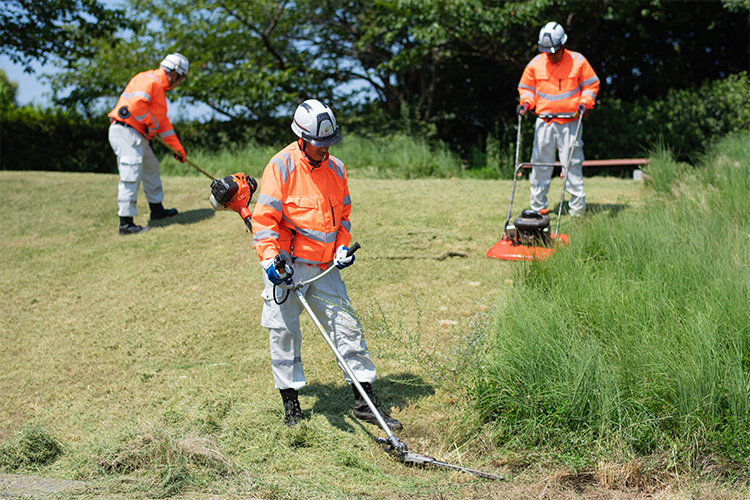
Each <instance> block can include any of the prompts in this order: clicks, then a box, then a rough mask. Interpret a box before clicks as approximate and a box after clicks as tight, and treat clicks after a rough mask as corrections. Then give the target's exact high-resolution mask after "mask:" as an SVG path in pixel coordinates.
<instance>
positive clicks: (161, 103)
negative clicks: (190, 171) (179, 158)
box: [108, 68, 185, 152]
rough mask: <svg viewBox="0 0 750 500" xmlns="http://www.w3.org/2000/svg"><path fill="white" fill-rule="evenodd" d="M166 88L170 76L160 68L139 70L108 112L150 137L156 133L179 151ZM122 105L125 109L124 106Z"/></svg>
mask: <svg viewBox="0 0 750 500" xmlns="http://www.w3.org/2000/svg"><path fill="white" fill-rule="evenodd" d="M168 88H169V80H167V73H166V72H165V71H164V70H163V69H161V68H159V69H155V70H151V71H144V72H143V73H138V74H137V75H135V76H134V77H133V78H132V79H131V80H130V82H129V83H128V85H127V87H125V90H124V91H123V93H122V95H120V99H119V100H118V101H117V105H115V107H114V109H113V110H112V111H110V112H109V115H108V116H109V117H110V118H112V119H113V120H117V121H120V122H125V123H127V124H128V125H130V126H131V127H133V128H134V129H136V130H137V131H138V132H140V133H141V134H142V135H145V136H146V138H147V139H149V140H151V139H153V138H154V136H155V135H157V134H158V135H159V137H161V138H162V139H164V142H166V143H167V144H169V145H170V146H172V147H173V148H174V149H175V150H177V151H178V152H182V151H185V149H184V148H183V147H182V144H180V140H179V139H178V138H177V134H176V133H175V131H174V129H173V128H172V124H171V123H170V121H169V118H167V98H166V95H165V92H166V91H167V89H168ZM125 106H126V107H127V110H124V109H123V107H125Z"/></svg>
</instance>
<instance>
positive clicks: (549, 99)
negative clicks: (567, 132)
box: [518, 49, 599, 123]
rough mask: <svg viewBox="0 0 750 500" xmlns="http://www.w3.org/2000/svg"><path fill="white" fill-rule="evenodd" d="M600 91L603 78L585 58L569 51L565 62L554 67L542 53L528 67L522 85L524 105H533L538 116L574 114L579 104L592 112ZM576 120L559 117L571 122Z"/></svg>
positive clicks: (519, 90) (557, 119)
mask: <svg viewBox="0 0 750 500" xmlns="http://www.w3.org/2000/svg"><path fill="white" fill-rule="evenodd" d="M598 92H599V77H598V76H596V73H595V72H594V68H592V67H591V65H590V64H589V62H588V61H587V60H586V58H585V57H583V55H581V54H579V53H578V52H573V51H572V50H567V49H565V52H564V53H563V56H562V60H561V61H560V62H559V63H557V64H552V63H551V62H549V59H547V55H546V54H538V55H537V56H536V57H534V59H532V60H531V61H530V62H529V64H527V65H526V69H524V70H523V75H521V81H520V82H519V83H518V95H519V96H520V97H521V104H523V103H529V108H530V109H536V111H535V112H536V114H543V113H573V112H575V111H576V110H577V109H578V105H579V104H583V105H584V106H586V108H588V109H591V108H593V107H594V104H595V103H596V94H597V93H598ZM575 119H576V118H570V119H561V118H556V119H555V121H557V122H559V123H567V122H570V121H573V120H575Z"/></svg>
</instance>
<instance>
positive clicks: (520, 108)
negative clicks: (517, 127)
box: [516, 102, 529, 116]
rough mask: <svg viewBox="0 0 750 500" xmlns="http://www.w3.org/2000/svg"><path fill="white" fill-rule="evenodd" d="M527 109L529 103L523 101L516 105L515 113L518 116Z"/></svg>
mask: <svg viewBox="0 0 750 500" xmlns="http://www.w3.org/2000/svg"><path fill="white" fill-rule="evenodd" d="M528 110H529V103H528V102H524V103H522V104H519V105H518V107H517V108H516V114H517V115H518V116H523V115H525V114H526V112H527V111H528Z"/></svg>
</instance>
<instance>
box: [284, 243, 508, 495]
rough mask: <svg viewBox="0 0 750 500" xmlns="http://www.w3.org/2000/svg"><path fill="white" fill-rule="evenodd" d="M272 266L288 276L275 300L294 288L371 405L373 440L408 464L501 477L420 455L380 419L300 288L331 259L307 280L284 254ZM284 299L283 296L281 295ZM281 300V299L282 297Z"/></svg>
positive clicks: (353, 249)
mask: <svg viewBox="0 0 750 500" xmlns="http://www.w3.org/2000/svg"><path fill="white" fill-rule="evenodd" d="M359 248H360V245H359V243H355V244H354V245H352V246H351V248H349V251H348V252H347V256H348V257H350V256H351V255H353V254H354V252H356V251H357V250H359ZM273 265H274V267H276V269H277V270H278V271H279V273H280V274H281V273H284V272H285V273H286V274H287V276H288V277H287V280H286V283H285V284H283V285H275V287H274V300H276V287H278V288H281V289H286V290H288V291H293V292H294V293H295V294H296V295H297V298H298V299H299V301H300V302H301V303H302V307H304V308H305V311H307V314H308V315H309V316H310V319H312V321H313V323H315V326H317V327H318V330H319V331H320V334H321V335H322V336H323V339H325V341H326V343H327V344H328V347H330V348H331V350H332V351H333V354H334V355H335V356H336V360H337V361H338V364H339V366H340V367H341V368H342V370H344V373H346V375H347V376H348V377H349V379H350V380H351V381H352V384H354V386H355V387H356V388H357V391H359V394H360V395H361V396H362V399H364V400H365V402H366V403H367V406H368V407H369V408H370V411H372V413H373V414H374V415H375V417H376V419H377V421H378V425H380V427H381V428H382V429H383V431H384V432H385V434H386V436H388V437H387V438H382V437H376V438H375V441H376V442H377V443H379V444H382V445H384V449H385V451H386V452H387V453H389V454H391V455H393V456H394V457H396V458H398V459H399V460H401V461H402V462H404V463H407V464H415V465H435V466H437V467H443V468H447V469H453V470H457V471H462V472H468V473H470V474H474V475H477V476H480V477H484V478H487V479H496V480H502V479H503V478H502V477H501V476H497V475H495V474H489V473H487V472H481V471H477V470H473V469H468V468H466V467H461V466H459V465H452V464H449V463H446V462H441V461H439V460H435V459H434V458H433V457H428V456H426V455H420V454H418V453H412V452H410V451H409V449H408V447H407V446H406V443H404V442H403V441H401V440H400V439H399V438H397V437H396V436H395V435H394V434H393V432H392V431H391V429H390V428H389V427H388V425H387V424H386V423H385V420H383V417H382V416H381V415H380V412H379V411H378V409H377V407H376V406H375V404H374V403H373V402H372V400H371V399H370V397H369V396H368V395H367V393H366V392H365V390H364V389H363V388H362V385H361V384H360V383H359V381H358V380H357V379H356V377H355V376H354V372H353V371H352V369H351V368H350V367H349V365H348V364H347V363H346V360H344V357H343V356H342V355H341V353H340V352H339V350H338V349H337V348H336V345H335V344H334V343H333V341H332V340H331V337H330V335H329V334H328V333H327V332H326V330H325V328H323V325H322V324H321V322H320V321H319V320H318V318H317V317H316V316H315V313H314V312H313V310H312V308H311V307H310V304H308V302H307V300H306V299H305V295H304V294H303V293H302V288H303V287H304V286H306V285H309V284H310V283H313V282H315V281H317V280H319V279H321V278H323V277H324V276H326V275H328V274H329V273H330V272H331V271H333V270H334V269H337V268H336V266H335V263H334V261H331V262H330V263H329V264H328V268H327V269H326V270H325V271H323V272H322V273H321V274H319V275H318V276H316V277H314V278H312V279H309V280H307V281H298V282H295V281H294V280H293V279H292V275H293V270H292V269H291V268H290V267H289V266H288V265H287V263H286V260H285V259H284V258H279V257H277V259H276V260H275V261H274V264H273ZM284 300H286V298H285V299H284ZM282 302H283V301H282Z"/></svg>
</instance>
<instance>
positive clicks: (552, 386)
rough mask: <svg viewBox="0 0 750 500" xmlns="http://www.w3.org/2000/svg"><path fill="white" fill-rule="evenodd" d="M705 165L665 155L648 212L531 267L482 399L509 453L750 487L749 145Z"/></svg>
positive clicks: (502, 321)
mask: <svg viewBox="0 0 750 500" xmlns="http://www.w3.org/2000/svg"><path fill="white" fill-rule="evenodd" d="M704 162H705V165H704V166H703V167H702V168H701V169H699V170H697V171H693V172H691V171H689V170H686V169H684V168H682V167H681V166H680V165H678V164H676V163H675V162H674V161H673V160H670V158H669V154H668V152H665V151H661V152H658V153H657V154H656V155H655V161H654V162H653V163H652V164H651V169H650V171H649V172H648V173H649V174H650V179H651V186H652V187H653V190H652V195H651V197H650V202H649V203H647V205H646V207H645V208H643V209H640V210H633V211H624V212H621V213H619V214H618V217H617V218H611V217H610V218H605V217H599V218H597V217H593V218H590V219H589V220H588V221H585V222H584V223H583V224H582V225H580V226H579V227H578V228H577V230H574V231H571V240H572V243H571V245H570V247H568V248H561V249H559V250H558V251H557V252H556V253H555V255H554V256H553V258H551V259H548V260H547V261H544V262H533V263H530V264H529V265H527V266H525V267H522V268H520V270H519V271H518V274H519V276H518V278H517V280H516V281H517V285H516V286H514V290H513V292H512V293H510V294H508V295H507V296H506V297H505V298H503V299H501V300H503V302H502V304H501V314H500V315H499V317H498V318H497V325H496V337H495V340H494V343H493V345H492V350H491V353H490V354H488V356H489V360H490V361H489V362H488V365H487V366H486V367H484V368H483V370H484V371H483V372H482V373H481V374H480V375H479V376H478V378H477V381H476V385H475V395H476V406H477V408H478V410H479V411H480V413H481V415H482V416H483V418H484V420H485V421H487V422H492V423H493V425H494V426H495V427H496V430H497V436H498V440H499V443H500V444H501V445H502V446H504V447H506V448H507V449H531V448H533V447H537V446H541V447H542V449H546V450H550V451H552V452H556V453H559V454H561V456H567V457H568V459H570V460H573V461H576V463H590V462H598V461H600V460H607V459H616V460H623V459H625V460H627V459H628V457H631V458H632V457H657V458H659V461H660V462H661V464H662V466H664V465H666V466H667V467H668V468H676V469H679V470H685V469H691V468H693V467H696V466H697V465H698V464H699V463H704V462H705V459H706V457H713V460H715V461H718V462H719V463H720V464H721V466H722V467H723V470H725V471H727V472H734V473H740V474H742V475H745V476H747V475H748V474H750V308H748V304H750V272H748V262H750V238H749V237H748V230H749V229H750V220H749V219H748V212H747V210H748V209H747V205H748V199H750V139H749V138H748V136H747V135H746V134H743V135H737V136H733V137H729V138H727V139H726V140H725V141H723V142H722V143H721V144H719V145H718V147H717V148H716V149H715V150H714V151H713V152H712V154H710V155H707V156H706V158H705V159H704ZM570 457H574V459H573V458H570ZM581 461H582V462H581ZM702 461H703V462H702Z"/></svg>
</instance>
